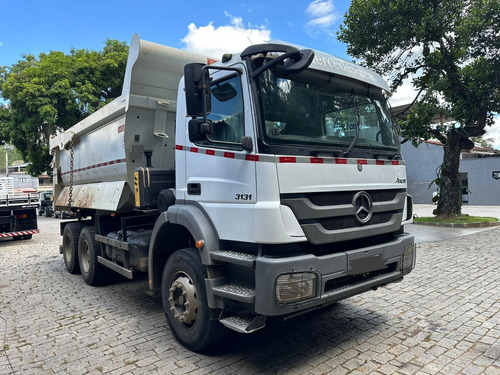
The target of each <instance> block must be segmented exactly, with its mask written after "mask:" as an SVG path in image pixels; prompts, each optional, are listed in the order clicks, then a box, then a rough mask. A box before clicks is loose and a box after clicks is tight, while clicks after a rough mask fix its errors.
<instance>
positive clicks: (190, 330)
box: [161, 249, 226, 352]
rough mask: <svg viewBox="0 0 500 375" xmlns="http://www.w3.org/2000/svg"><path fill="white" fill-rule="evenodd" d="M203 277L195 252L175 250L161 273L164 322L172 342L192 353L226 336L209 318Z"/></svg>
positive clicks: (209, 311)
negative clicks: (170, 334) (166, 324)
mask: <svg viewBox="0 0 500 375" xmlns="http://www.w3.org/2000/svg"><path fill="white" fill-rule="evenodd" d="M206 277H207V273H206V269H205V266H204V265H203V264H202V262H201V258H200V255H199V253H198V251H197V250H196V249H182V250H178V251H176V252H175V253H174V254H172V255H171V256H170V258H169V259H168V261H167V263H166V264H165V268H164V270H163V277H162V288H161V289H162V300H163V310H164V311H165V316H166V318H167V323H168V325H169V327H170V330H171V331H172V334H173V335H174V337H175V339H176V340H177V341H178V342H179V343H180V344H182V345H183V346H185V347H186V348H188V349H190V350H192V351H194V352H201V351H204V350H206V349H208V348H210V347H212V346H214V345H216V344H217V343H219V342H220V341H221V339H222V338H223V337H224V335H225V333H226V328H225V327H224V326H223V325H222V324H220V323H219V321H218V320H212V319H211V316H212V309H210V308H209V307H208V301H207V292H206V289H205V278H206Z"/></svg>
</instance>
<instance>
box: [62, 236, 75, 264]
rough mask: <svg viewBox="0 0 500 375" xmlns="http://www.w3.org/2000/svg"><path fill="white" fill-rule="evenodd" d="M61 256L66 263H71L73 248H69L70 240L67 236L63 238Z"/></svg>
mask: <svg viewBox="0 0 500 375" xmlns="http://www.w3.org/2000/svg"><path fill="white" fill-rule="evenodd" d="M63 256H64V260H65V261H66V263H67V264H69V263H71V260H72V259H73V250H72V248H71V240H70V239H69V237H68V236H64V238H63Z"/></svg>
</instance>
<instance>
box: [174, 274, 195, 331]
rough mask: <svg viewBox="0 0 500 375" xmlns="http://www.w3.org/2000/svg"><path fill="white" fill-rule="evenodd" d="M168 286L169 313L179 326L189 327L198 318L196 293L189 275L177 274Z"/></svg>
mask: <svg viewBox="0 0 500 375" xmlns="http://www.w3.org/2000/svg"><path fill="white" fill-rule="evenodd" d="M173 280H174V281H173V282H172V284H171V286H170V289H169V293H170V297H169V299H168V301H169V303H170V311H172V313H173V316H174V318H175V319H176V320H177V321H178V322H179V323H181V324H183V325H185V326H188V327H191V326H193V325H194V324H195V323H196V319H197V317H198V306H199V302H198V293H197V290H196V287H195V285H194V283H193V281H192V279H191V277H189V275H187V274H185V273H178V274H176V275H175V276H174V278H173Z"/></svg>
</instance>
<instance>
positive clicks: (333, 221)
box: [281, 189, 406, 245]
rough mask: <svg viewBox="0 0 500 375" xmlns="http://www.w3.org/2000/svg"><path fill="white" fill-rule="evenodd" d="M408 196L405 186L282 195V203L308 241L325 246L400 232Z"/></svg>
mask: <svg viewBox="0 0 500 375" xmlns="http://www.w3.org/2000/svg"><path fill="white" fill-rule="evenodd" d="M405 199H406V190H405V189H397V190H371V191H370V190H366V191H362V192H361V191H352V192H332V193H311V194H282V195H281V204H282V205H285V206H288V207H290V209H291V210H292V212H293V213H294V215H295V217H296V218H297V220H298V221H299V223H300V226H301V227H302V230H303V231H304V233H305V235H306V237H307V239H308V241H309V242H310V243H312V244H315V245H321V244H325V243H333V242H343V241H350V240H353V239H359V238H363V237H372V236H377V235H380V234H384V233H390V232H395V231H397V230H398V229H399V228H400V226H401V221H402V218H403V209H404V204H405ZM365 206H366V207H365ZM360 208H361V211H366V212H365V214H364V215H360V214H359V211H360Z"/></svg>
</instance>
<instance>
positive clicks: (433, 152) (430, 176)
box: [401, 142, 500, 205]
mask: <svg viewBox="0 0 500 375" xmlns="http://www.w3.org/2000/svg"><path fill="white" fill-rule="evenodd" d="M401 152H402V154H403V158H404V160H405V163H406V175H407V181H408V193H409V194H410V195H412V196H413V202H414V203H416V204H431V203H432V194H433V193H434V192H435V191H437V187H436V185H435V184H433V185H432V186H431V187H430V189H429V188H428V187H429V184H430V183H431V181H433V180H434V179H435V178H436V177H437V172H438V168H439V166H440V165H441V163H442V162H443V147H442V146H439V145H435V144H428V143H423V144H420V145H419V146H418V147H417V148H415V147H413V145H412V144H411V142H406V143H404V144H403V145H401ZM459 171H460V173H462V174H463V173H467V177H468V178H467V180H468V189H469V192H468V194H467V195H466V197H467V201H468V202H467V204H469V205H500V180H495V179H494V178H493V177H492V172H493V171H500V157H490V158H488V157H485V158H472V159H461V160H460V168H459Z"/></svg>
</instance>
